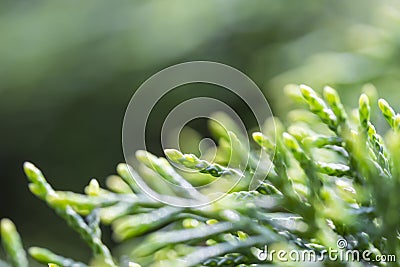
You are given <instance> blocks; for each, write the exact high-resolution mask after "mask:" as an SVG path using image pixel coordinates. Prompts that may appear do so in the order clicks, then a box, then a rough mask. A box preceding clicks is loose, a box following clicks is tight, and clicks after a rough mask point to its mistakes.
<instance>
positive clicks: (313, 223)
mask: <svg viewBox="0 0 400 267" xmlns="http://www.w3.org/2000/svg"><path fill="white" fill-rule="evenodd" d="M289 95H290V96H292V97H293V98H294V99H296V100H297V101H299V102H301V103H303V107H304V108H301V109H296V110H294V111H292V112H290V113H289V115H288V119H287V122H286V124H283V123H281V122H279V120H278V119H274V120H271V121H269V122H267V123H266V126H265V129H264V130H263V132H255V133H253V134H252V137H253V139H254V141H255V142H254V147H253V149H252V152H251V153H252V154H250V160H248V159H249V158H248V157H247V155H246V153H242V152H243V147H242V146H241V141H240V140H241V138H246V137H245V136H240V135H239V134H238V133H237V132H236V133H235V131H234V128H235V126H234V125H232V124H230V125H229V123H228V125H229V126H228V127H227V128H228V129H231V130H232V131H223V130H221V128H220V127H218V126H217V125H215V124H211V131H212V132H213V133H214V134H215V136H216V137H217V138H218V139H219V144H220V147H219V149H218V152H217V156H216V160H215V163H209V162H207V161H206V160H203V159H199V158H197V157H196V156H195V155H192V154H183V153H181V152H179V151H176V150H167V151H165V154H166V155H167V157H168V158H169V160H170V161H172V162H174V163H175V164H179V165H182V166H184V167H185V168H189V169H192V170H193V171H195V172H197V174H192V175H189V176H188V177H185V178H183V174H180V172H179V171H177V170H176V169H175V168H173V167H172V166H171V165H170V162H169V161H168V160H166V159H165V158H158V157H156V156H154V155H152V154H150V153H148V152H145V151H138V152H137V159H138V161H139V162H141V166H140V167H139V168H138V169H137V170H136V171H135V170H133V169H132V168H131V167H130V166H128V165H126V164H120V165H118V167H117V173H118V175H115V176H112V177H110V178H109V179H108V180H107V188H101V187H100V186H99V183H98V182H97V181H96V180H91V181H90V183H89V185H88V186H87V187H86V188H85V194H78V193H73V192H65V191H56V190H55V189H53V188H52V187H51V185H50V184H48V183H47V181H46V179H45V177H44V175H43V174H42V172H41V171H40V170H39V169H37V168H36V167H35V166H34V165H33V164H31V163H25V164H24V170H25V173H26V175H27V177H28V179H29V189H30V190H31V192H32V193H33V194H35V195H36V196H37V197H38V198H39V199H41V200H43V201H45V202H46V203H47V204H48V205H49V206H50V207H51V208H52V209H54V211H55V212H56V213H57V214H58V215H59V216H61V217H62V218H63V219H64V220H65V221H66V222H67V223H68V224H69V226H70V227H72V228H73V229H74V230H75V231H76V232H77V233H78V234H79V235H80V236H81V237H82V239H83V240H84V241H86V243H87V244H88V246H89V247H90V248H91V249H92V252H93V259H92V260H91V262H90V263H82V262H77V261H75V260H72V259H70V258H67V257H64V256H60V255H57V254H56V253H55V252H52V251H50V250H48V249H45V248H39V247H32V248H29V250H28V253H29V254H30V256H31V257H33V258H34V259H35V260H37V261H39V262H41V263H44V264H51V266H66V267H68V266H71V267H72V266H75V267H77V266H80V267H83V266H109V267H113V266H263V265H264V264H265V265H267V264H271V265H276V266H281V265H284V263H282V262H280V261H279V260H278V259H277V258H276V257H274V258H272V259H271V258H269V259H266V260H264V259H261V258H260V257H258V256H259V255H260V251H261V250H262V249H263V248H264V247H265V245H267V246H268V247H269V248H270V249H272V248H275V249H284V250H287V251H290V250H291V249H296V250H312V251H315V252H317V253H320V252H321V251H323V250H327V249H329V248H337V240H339V239H345V240H346V241H347V243H348V244H347V247H346V248H344V250H358V251H365V250H369V251H370V252H371V254H370V258H371V259H372V260H373V259H375V258H376V257H378V256H380V255H395V256H396V257H397V258H399V257H400V242H399V222H400V212H399V211H400V210H399V207H400V164H399V162H400V114H398V113H396V112H395V111H394V109H393V108H392V107H390V105H389V104H388V103H387V102H386V101H385V100H383V99H381V100H379V101H378V103H377V104H378V105H376V104H375V103H374V104H373V105H371V104H370V97H369V96H367V94H362V95H361V97H360V98H359V106H358V108H357V109H355V110H353V111H351V112H348V110H346V109H345V108H344V107H343V105H342V103H341V100H340V98H339V96H338V94H337V92H336V91H335V90H334V89H332V88H330V87H326V88H324V90H323V96H319V94H318V93H316V92H315V91H314V90H312V89H311V88H309V87H307V86H304V85H301V86H292V88H291V90H289ZM375 106H378V107H379V109H380V113H382V115H383V117H384V118H385V119H386V121H387V122H388V124H389V126H390V130H388V131H387V132H386V133H385V135H384V137H383V136H381V135H380V134H379V133H378V132H377V131H376V128H375V127H374V124H373V123H372V122H371V115H373V116H375V115H376V114H375V113H377V112H371V110H373V111H374V110H376V108H375ZM271 123H274V124H275V126H276V133H275V134H273V133H271V130H270V129H271V127H270V126H271ZM285 125H286V126H285ZM232 137H233V138H232ZM260 151H263V152H264V154H265V155H266V156H264V157H263V161H262V162H261V165H262V166H271V164H272V168H271V169H270V171H269V172H268V171H267V170H268V168H265V179H264V180H263V181H261V182H260V185H259V187H258V188H257V189H256V190H254V191H249V190H248V189H247V188H248V185H249V183H250V181H249V180H250V178H251V177H252V175H253V174H254V170H255V168H256V167H257V166H256V165H257V164H258V162H257V161H256V160H254V158H257V157H254V156H255V155H260V154H259V153H260ZM243 155H245V156H243ZM228 158H230V159H233V160H234V161H235V162H236V166H243V161H246V169H245V170H244V172H242V170H239V168H238V169H236V168H234V167H229V168H228V167H227V165H226V164H227V161H228ZM238 173H240V174H241V175H243V177H242V179H241V181H240V183H239V184H238V185H237V186H236V187H235V188H234V189H233V190H231V192H230V193H228V194H227V195H226V197H224V198H222V199H220V200H218V201H216V202H213V203H211V204H210V205H207V206H204V207H199V208H183V207H173V206H169V205H165V204H163V203H161V202H158V201H156V200H154V199H152V198H150V197H148V196H147V195H146V194H144V193H142V191H141V190H139V188H138V185H137V184H136V183H135V179H134V177H133V176H135V175H141V176H142V177H143V179H145V180H147V181H149V184H151V177H152V176H154V175H158V176H160V177H162V178H164V179H166V180H167V181H170V182H174V183H176V184H178V185H184V186H183V187H181V188H182V190H181V192H168V191H167V189H165V187H163V186H159V185H157V184H153V185H151V186H152V188H153V190H155V191H158V192H161V193H165V194H172V195H175V196H177V197H181V198H185V197H196V196H198V195H199V194H202V193H204V192H201V190H197V189H196V188H195V186H193V187H192V185H200V184H202V183H205V182H204V181H206V182H210V181H213V180H214V179H217V178H218V179H220V178H222V179H229V178H230V177H231V176H232V175H236V174H238ZM100 223H103V224H105V225H111V227H112V230H113V233H114V238H115V240H116V241H117V242H120V243H121V245H120V247H119V248H118V249H117V250H116V251H115V254H114V256H113V255H112V254H111V253H110V250H109V249H108V248H107V247H106V246H105V245H104V244H103V243H102V237H101V230H100V227H99V224H100ZM1 236H2V241H3V246H4V249H5V251H6V252H7V254H8V262H7V263H6V262H3V261H0V266H16V267H25V266H28V260H27V253H26V252H25V250H24V248H23V246H22V243H21V239H20V237H19V235H18V233H17V231H16V229H15V226H14V224H13V223H12V222H11V221H10V220H8V219H3V220H2V222H1ZM286 264H288V266H294V265H296V264H297V265H298V266H304V265H305V264H307V263H304V262H300V263H296V262H290V263H286ZM321 264H323V265H330V266H363V265H365V264H367V263H366V262H363V261H362V260H360V261H354V262H347V261H345V260H340V259H338V260H336V261H335V262H333V261H332V259H330V258H329V257H325V258H324V260H323V261H322V262H321ZM373 264H375V265H382V266H384V265H393V266H396V265H397V264H396V263H394V262H393V263H382V262H381V263H379V262H374V263H373ZM271 265H268V266H271Z"/></svg>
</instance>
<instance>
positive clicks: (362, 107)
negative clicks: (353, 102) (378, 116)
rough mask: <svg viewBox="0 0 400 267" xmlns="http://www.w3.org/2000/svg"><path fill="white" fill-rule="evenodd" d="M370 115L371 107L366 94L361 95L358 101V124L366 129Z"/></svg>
mask: <svg viewBox="0 0 400 267" xmlns="http://www.w3.org/2000/svg"><path fill="white" fill-rule="evenodd" d="M370 113H371V107H370V105H369V98H368V96H367V95H366V94H361V96H360V99H359V107H358V114H359V118H360V124H361V126H362V127H363V128H365V129H366V128H367V127H368V122H369V119H370Z"/></svg>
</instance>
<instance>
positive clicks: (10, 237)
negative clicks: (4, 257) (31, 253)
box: [0, 219, 28, 267]
mask: <svg viewBox="0 0 400 267" xmlns="http://www.w3.org/2000/svg"><path fill="white" fill-rule="evenodd" d="M0 228H1V239H2V242H3V247H4V250H5V251H6V252H7V254H8V255H9V257H10V260H11V263H12V265H13V266H15V267H27V266H28V260H27V258H26V253H25V250H24V248H23V247H22V242H21V237H20V236H19V234H18V232H17V229H16V228H15V225H14V223H13V222H12V221H11V220H9V219H2V220H1V222H0Z"/></svg>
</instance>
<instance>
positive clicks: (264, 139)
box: [252, 132, 275, 152]
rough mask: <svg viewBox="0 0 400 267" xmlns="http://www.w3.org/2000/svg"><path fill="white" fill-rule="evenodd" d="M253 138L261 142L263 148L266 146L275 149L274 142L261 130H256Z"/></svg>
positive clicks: (269, 149) (258, 142) (267, 148)
mask: <svg viewBox="0 0 400 267" xmlns="http://www.w3.org/2000/svg"><path fill="white" fill-rule="evenodd" d="M252 136H253V139H254V141H256V142H257V144H259V145H260V146H261V147H262V148H264V149H265V150H267V151H269V152H270V151H273V150H274V147H275V146H274V144H273V143H272V142H271V141H270V140H269V139H268V137H266V136H265V135H263V134H262V133H260V132H255V133H253V135H252Z"/></svg>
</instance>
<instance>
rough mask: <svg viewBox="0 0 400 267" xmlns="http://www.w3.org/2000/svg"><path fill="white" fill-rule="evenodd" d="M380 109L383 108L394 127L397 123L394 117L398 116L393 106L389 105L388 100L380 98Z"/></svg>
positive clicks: (384, 114) (386, 117)
mask: <svg viewBox="0 0 400 267" xmlns="http://www.w3.org/2000/svg"><path fill="white" fill-rule="evenodd" d="M378 105H379V109H380V110H381V112H382V114H383V116H384V117H385V119H386V120H387V122H388V123H389V125H390V126H391V127H393V128H394V126H395V123H394V117H395V116H396V112H395V111H394V110H393V108H392V107H391V106H390V105H389V103H388V102H386V100H384V99H382V98H381V99H379V101H378Z"/></svg>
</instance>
